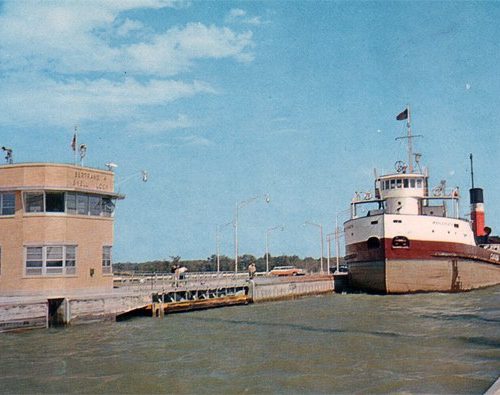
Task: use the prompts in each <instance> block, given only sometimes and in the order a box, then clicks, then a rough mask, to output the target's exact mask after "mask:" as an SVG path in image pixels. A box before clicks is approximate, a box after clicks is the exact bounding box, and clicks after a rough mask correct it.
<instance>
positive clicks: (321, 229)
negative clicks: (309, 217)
mask: <svg viewBox="0 0 500 395" xmlns="http://www.w3.org/2000/svg"><path fill="white" fill-rule="evenodd" d="M304 225H312V226H316V227H318V228H319V235H320V237H321V260H320V262H321V273H323V250H324V249H323V226H322V225H321V224H315V223H314V222H310V221H306V222H305V223H304Z"/></svg>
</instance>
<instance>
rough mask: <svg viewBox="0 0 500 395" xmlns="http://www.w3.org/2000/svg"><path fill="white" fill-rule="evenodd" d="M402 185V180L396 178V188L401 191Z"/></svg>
mask: <svg viewBox="0 0 500 395" xmlns="http://www.w3.org/2000/svg"><path fill="white" fill-rule="evenodd" d="M402 184H403V180H402V179H401V178H398V179H397V180H396V188H398V189H401V187H402Z"/></svg>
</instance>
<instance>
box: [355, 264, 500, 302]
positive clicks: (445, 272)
mask: <svg viewBox="0 0 500 395" xmlns="http://www.w3.org/2000/svg"><path fill="white" fill-rule="evenodd" d="M349 272H350V276H351V277H350V285H351V287H352V288H353V289H357V290H362V291H366V292H373V293H383V294H405V293H418V292H463V291H471V290H474V289H479V288H485V287H489V286H493V285H497V284H500V265H498V264H494V263H488V262H481V261H476V260H472V259H461V258H447V259H443V258H441V259H407V260H404V259H382V260H374V261H365V262H352V263H350V264H349Z"/></svg>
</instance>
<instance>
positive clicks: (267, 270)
mask: <svg viewBox="0 0 500 395" xmlns="http://www.w3.org/2000/svg"><path fill="white" fill-rule="evenodd" d="M276 229H280V230H281V231H283V229H284V227H283V226H275V227H273V228H268V229H267V231H266V273H269V233H271V232H272V231H273V230H276Z"/></svg>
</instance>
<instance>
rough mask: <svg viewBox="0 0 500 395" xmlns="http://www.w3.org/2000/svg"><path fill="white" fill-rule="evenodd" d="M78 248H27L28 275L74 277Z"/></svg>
mask: <svg viewBox="0 0 500 395" xmlns="http://www.w3.org/2000/svg"><path fill="white" fill-rule="evenodd" d="M75 273H76V246H36V247H26V275H27V276H45V275H47V276H50V275H74V274H75Z"/></svg>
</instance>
